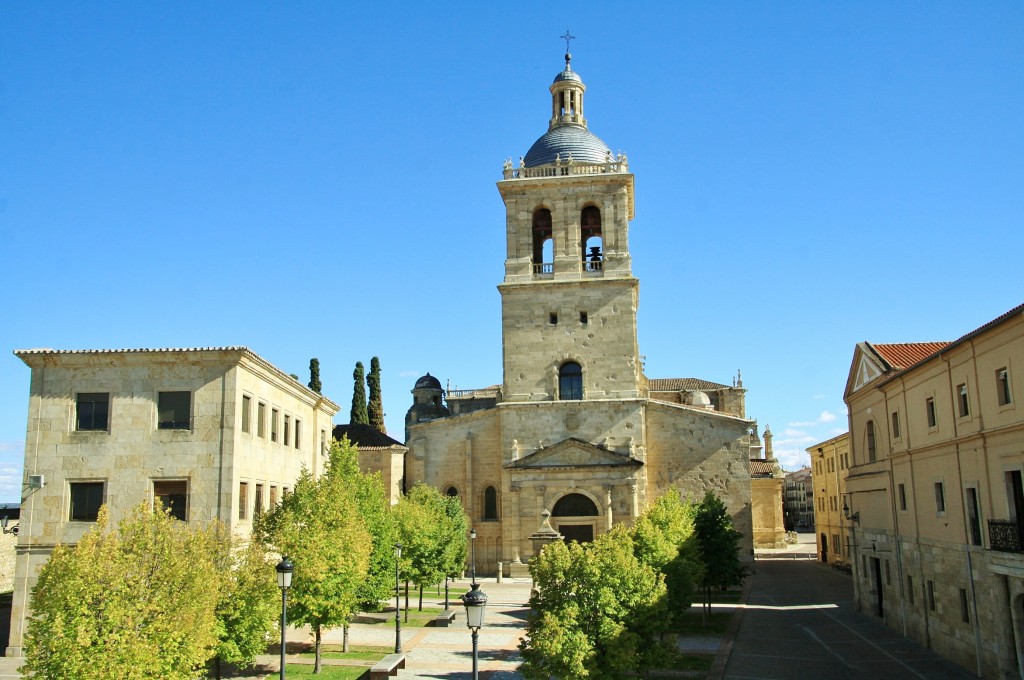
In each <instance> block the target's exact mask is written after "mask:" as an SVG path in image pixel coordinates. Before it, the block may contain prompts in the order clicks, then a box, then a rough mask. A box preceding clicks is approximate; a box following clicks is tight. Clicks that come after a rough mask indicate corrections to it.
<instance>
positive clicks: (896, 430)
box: [892, 411, 900, 439]
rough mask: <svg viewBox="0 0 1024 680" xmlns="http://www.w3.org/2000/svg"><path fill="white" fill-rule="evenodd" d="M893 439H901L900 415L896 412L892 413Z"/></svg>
mask: <svg viewBox="0 0 1024 680" xmlns="http://www.w3.org/2000/svg"><path fill="white" fill-rule="evenodd" d="M892 438H893V439H899V438H900V414H899V413H897V412H896V411H893V412H892Z"/></svg>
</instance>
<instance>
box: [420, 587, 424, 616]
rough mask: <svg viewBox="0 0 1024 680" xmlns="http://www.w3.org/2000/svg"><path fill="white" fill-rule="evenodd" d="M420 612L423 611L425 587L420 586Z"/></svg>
mask: <svg viewBox="0 0 1024 680" xmlns="http://www.w3.org/2000/svg"><path fill="white" fill-rule="evenodd" d="M420 611H423V586H420Z"/></svg>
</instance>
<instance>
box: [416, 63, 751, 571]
mask: <svg viewBox="0 0 1024 680" xmlns="http://www.w3.org/2000/svg"><path fill="white" fill-rule="evenodd" d="M585 91H586V88H585V86H584V84H583V81H582V79H580V77H579V75H578V74H577V73H576V72H574V71H573V70H572V68H571V66H570V63H569V57H568V55H567V59H566V66H565V69H564V70H563V71H562V72H561V73H559V74H558V75H557V76H556V78H555V81H554V83H553V84H552V85H551V87H550V92H551V98H552V114H551V118H550V120H549V128H548V131H547V133H545V134H544V135H543V136H541V137H540V138H539V139H538V140H537V142H536V143H535V144H534V145H533V146H532V147H531V149H530V150H529V151H528V152H527V154H526V155H525V156H524V157H522V158H521V159H520V161H519V164H518V166H517V167H516V166H514V165H513V163H512V161H511V160H509V161H506V163H505V168H504V172H503V179H502V180H501V181H500V182H498V191H499V193H500V194H501V197H502V200H503V201H504V204H505V209H506V218H505V227H504V229H505V236H506V250H505V256H504V258H505V264H504V272H505V275H504V280H503V281H502V283H501V284H500V285H499V286H498V290H499V292H500V294H501V307H502V340H503V353H502V356H503V381H502V383H501V384H500V385H494V386H491V387H488V388H484V389H481V390H463V391H459V392H455V393H453V392H449V393H448V394H447V405H445V404H443V403H442V397H443V396H444V395H443V390H442V389H441V386H440V383H439V381H437V380H436V378H433V377H432V376H429V374H428V375H426V376H423V378H421V379H420V380H419V381H417V383H416V387H415V388H414V389H413V397H414V404H413V406H412V407H411V408H410V410H409V413H408V415H407V419H406V424H407V428H406V429H407V434H406V445H407V446H408V447H409V450H410V452H409V454H408V456H407V461H406V474H407V480H408V482H409V483H410V484H412V483H415V482H419V481H422V482H425V483H427V484H430V485H432V486H435V487H438V488H440V489H442V490H444V491H445V492H446V493H449V494H452V495H458V496H459V497H460V498H462V499H463V503H464V506H465V507H466V510H467V512H468V513H469V515H470V517H471V519H472V522H473V524H474V526H475V527H476V528H477V536H478V538H477V551H478V554H479V556H480V560H479V563H480V565H484V564H487V565H488V566H487V567H485V568H484V569H482V571H489V572H493V571H494V569H495V568H496V567H495V565H496V563H497V562H499V561H501V562H503V563H505V564H508V563H512V564H514V565H522V563H524V562H525V561H526V560H527V559H528V558H529V557H530V556H532V555H533V554H534V545H533V543H532V541H531V540H530V536H531V535H532V534H534V533H535V532H536V531H537V530H538V528H539V527H540V525H541V513H542V512H543V511H544V510H549V511H550V512H551V513H552V525H553V526H554V527H555V528H556V529H557V530H558V531H559V532H560V533H561V534H562V535H563V536H564V537H566V538H568V539H575V540H581V541H586V540H592V539H594V538H596V537H597V536H600V535H601V534H603V533H605V532H607V531H608V530H609V529H610V528H611V527H612V526H613V525H614V524H616V523H627V524H628V523H631V522H633V521H634V520H635V518H636V517H637V516H638V515H639V514H640V513H641V512H642V511H643V510H644V509H645V508H647V507H648V506H649V505H650V503H651V502H653V501H654V500H655V499H656V498H658V497H659V496H661V495H662V494H664V493H666V492H667V491H669V490H670V489H682V490H683V492H684V493H685V494H688V495H691V496H693V497H695V498H698V499H699V498H700V497H702V496H703V494H704V492H705V491H706V490H709V489H710V490H714V491H716V492H717V493H718V494H719V495H720V496H721V497H722V498H723V499H724V500H725V502H726V504H727V506H728V508H729V510H730V512H731V513H732V515H733V518H734V522H735V523H736V526H737V529H738V530H739V531H740V532H742V533H743V535H744V544H743V546H744V549H743V553H744V555H745V556H746V557H748V558H749V557H750V556H751V555H752V542H751V533H752V522H751V483H750V467H749V465H750V463H749V456H750V451H751V446H752V445H753V444H755V443H756V442H757V433H756V430H755V429H754V423H753V422H752V421H750V420H748V419H747V418H746V414H745V412H744V411H745V408H744V394H745V390H744V389H743V387H742V383H741V382H740V381H738V380H737V381H736V382H737V384H734V385H733V386H732V387H730V386H727V385H722V384H718V383H709V382H707V381H700V380H695V379H670V380H662V381H656V380H653V379H648V378H647V377H646V376H645V375H644V372H643V365H642V361H641V357H640V351H639V346H638V342H637V331H636V312H637V307H638V305H639V282H638V280H637V279H636V277H634V276H633V273H632V265H631V257H630V249H629V238H628V236H629V223H630V220H632V219H633V214H634V207H635V206H634V177H633V175H632V174H631V173H630V172H629V166H628V161H627V159H626V156H625V155H624V154H621V153H620V154H617V155H613V154H612V152H611V150H610V149H609V148H608V147H607V145H605V144H604V142H602V141H601V140H600V139H598V138H597V137H596V136H595V135H593V134H592V133H591V132H590V131H589V128H588V124H587V119H586V118H585V117H584V115H583V112H584V93H585ZM513 570H514V568H513Z"/></svg>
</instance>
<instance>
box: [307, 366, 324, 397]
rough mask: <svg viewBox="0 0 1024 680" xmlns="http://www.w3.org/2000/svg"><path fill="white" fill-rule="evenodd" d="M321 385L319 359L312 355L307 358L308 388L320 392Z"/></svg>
mask: <svg viewBox="0 0 1024 680" xmlns="http://www.w3.org/2000/svg"><path fill="white" fill-rule="evenodd" d="M322 387H323V385H322V384H320V360H319V359H317V358H316V357H314V358H312V359H310V360H309V389H311V390H313V391H314V392H316V393H317V394H321V392H320V389H321V388H322Z"/></svg>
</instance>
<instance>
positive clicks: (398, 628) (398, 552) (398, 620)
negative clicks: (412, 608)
mask: <svg viewBox="0 0 1024 680" xmlns="http://www.w3.org/2000/svg"><path fill="white" fill-rule="evenodd" d="M401 559H402V544H401V543H395V654H401V653H402V617H401V616H399V612H401V610H402V601H401V600H400V599H399V594H400V592H399V585H398V568H399V563H398V562H399V560H401Z"/></svg>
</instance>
